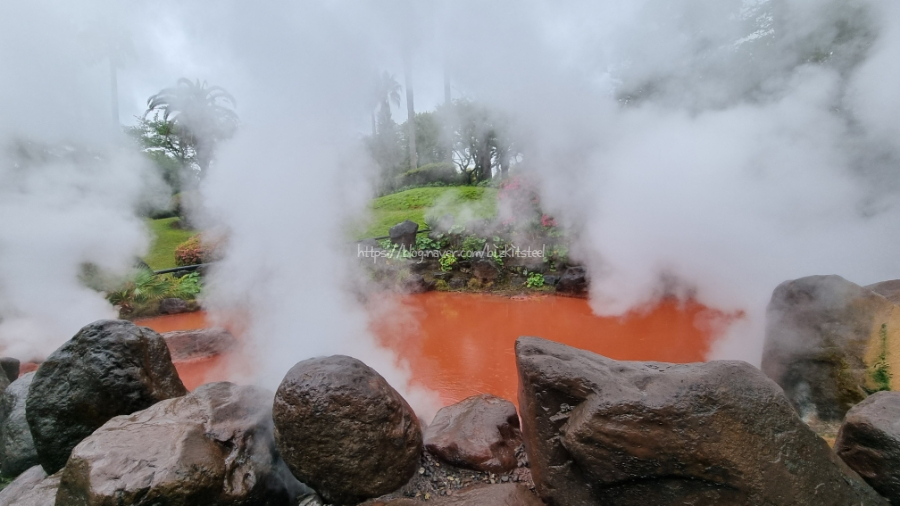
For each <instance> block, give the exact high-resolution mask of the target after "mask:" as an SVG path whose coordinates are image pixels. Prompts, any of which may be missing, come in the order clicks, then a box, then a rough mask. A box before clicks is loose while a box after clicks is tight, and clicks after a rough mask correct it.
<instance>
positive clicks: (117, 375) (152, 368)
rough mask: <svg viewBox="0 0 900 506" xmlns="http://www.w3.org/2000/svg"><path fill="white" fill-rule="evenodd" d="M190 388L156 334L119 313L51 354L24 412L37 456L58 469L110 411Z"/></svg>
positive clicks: (147, 403)
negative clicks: (121, 317) (183, 380)
mask: <svg viewBox="0 0 900 506" xmlns="http://www.w3.org/2000/svg"><path fill="white" fill-rule="evenodd" d="M186 393H187V390H186V389H185V388H184V385H183V384H182V383H181V379H180V378H179V377H178V372H177V371H176V370H175V366H174V365H172V360H171V357H170V356H169V349H168V348H167V347H166V343H165V341H164V340H163V338H162V337H161V336H160V335H159V334H157V333H156V332H154V331H152V330H150V329H147V328H143V327H138V326H136V325H134V324H133V323H130V322H126V321H122V320H100V321H97V322H94V323H92V324H90V325H88V326H86V327H84V328H83V329H81V331H79V332H78V334H76V335H75V337H73V338H72V339H71V340H69V341H68V342H67V343H65V344H64V345H62V346H61V347H60V348H59V349H57V350H56V351H54V352H53V353H52V354H50V356H49V357H47V360H46V361H44V362H43V363H42V364H41V366H40V368H39V369H38V370H37V372H36V373H35V375H34V378H33V380H32V382H31V386H30V388H29V391H28V398H27V400H26V409H25V415H26V417H27V419H28V425H29V427H30V428H31V435H32V437H33V438H34V445H35V448H36V449H37V455H38V461H39V462H40V464H41V466H43V467H44V470H45V471H47V472H48V473H55V472H57V471H59V470H60V469H62V467H63V466H64V465H65V464H66V460H68V458H69V454H70V453H71V452H72V448H74V447H75V445H77V444H78V443H80V442H81V440H82V439H84V438H86V437H87V436H89V435H91V433H92V432H94V431H95V430H97V429H98V428H100V426H101V425H103V424H104V423H106V422H107V421H108V420H109V419H110V418H112V417H114V416H118V415H127V414H130V413H134V412H135V411H138V410H141V409H146V408H149V407H150V406H152V405H154V404H156V403H157V402H159V401H162V400H165V399H170V398H172V397H178V396H181V395H184V394H186Z"/></svg>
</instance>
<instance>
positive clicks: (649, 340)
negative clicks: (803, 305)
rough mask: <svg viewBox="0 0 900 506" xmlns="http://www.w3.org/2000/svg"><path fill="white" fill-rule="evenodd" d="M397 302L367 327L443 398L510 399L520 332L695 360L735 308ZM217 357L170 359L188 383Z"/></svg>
mask: <svg viewBox="0 0 900 506" xmlns="http://www.w3.org/2000/svg"><path fill="white" fill-rule="evenodd" d="M400 303H401V304H402V305H403V306H404V307H405V308H406V309H407V311H403V312H402V313H404V314H405V315H407V317H402V318H393V317H386V318H381V319H379V320H378V321H375V322H374V324H373V330H374V331H375V333H376V335H377V336H378V338H379V340H380V341H381V343H382V344H383V345H385V346H387V347H389V348H391V349H392V350H394V351H395V352H396V353H397V355H398V357H399V358H400V360H402V361H403V362H404V363H405V364H406V366H407V367H408V368H409V370H410V371H411V373H412V376H413V381H414V382H416V383H418V384H420V385H422V386H425V387H428V388H430V389H432V390H435V391H437V392H438V393H439V394H440V396H441V399H442V401H443V402H444V403H445V404H450V403H452V402H455V401H458V400H461V399H464V398H465V397H468V396H470V395H473V394H476V393H491V394H494V395H498V396H501V397H504V398H507V399H510V400H513V401H515V400H516V386H517V378H516V365H515V356H514V352H513V345H514V343H515V340H516V338H517V337H519V336H523V335H528V336H537V337H543V338H546V339H551V340H554V341H558V342H561V343H565V344H568V345H571V346H575V347H577V348H582V349H586V350H590V351H594V352H596V353H600V354H602V355H605V356H607V357H610V358H614V359H619V360H656V361H663V362H697V361H702V360H703V359H704V358H705V357H706V355H707V353H708V352H709V349H710V346H711V344H712V342H713V341H714V340H715V339H716V338H717V337H719V336H720V335H721V334H722V333H723V332H724V331H725V330H726V329H727V327H728V325H729V324H730V323H731V322H733V321H734V320H735V319H736V318H740V315H739V314H726V313H723V312H721V311H717V310H714V309H710V308H707V307H705V306H703V305H701V304H698V303H696V302H677V301H663V302H661V303H659V304H658V305H657V306H655V307H653V308H647V309H645V310H642V311H634V312H632V313H629V314H627V315H624V316H623V317H618V318H605V317H598V316H595V315H594V314H593V313H592V312H591V309H590V307H589V306H588V302H587V301H586V300H583V299H573V298H565V297H554V296H545V297H527V298H509V297H501V296H493V295H471V294H459V293H446V292H431V293H426V294H421V295H412V296H408V297H404V298H402V299H401V302H400ZM136 323H138V324H140V325H146V326H148V327H151V328H153V329H155V330H157V331H160V332H165V331H169V330H180V329H192V328H200V327H203V326H205V325H206V320H205V315H204V314H203V313H190V314H185V315H175V316H163V317H158V318H151V319H146V320H139V321H137V322H136ZM233 358H238V357H233ZM359 358H361V359H363V360H365V357H359ZM224 360H225V359H223V358H213V359H210V360H203V361H198V362H187V363H180V364H176V366H177V367H178V370H179V373H181V375H182V379H183V380H184V382H185V384H186V386H187V387H188V388H195V387H196V386H198V385H200V384H202V383H205V382H207V381H220V380H224V379H228V377H227V376H228V370H229V369H228V368H227V367H224V362H223V361H224ZM251 367H252V365H251Z"/></svg>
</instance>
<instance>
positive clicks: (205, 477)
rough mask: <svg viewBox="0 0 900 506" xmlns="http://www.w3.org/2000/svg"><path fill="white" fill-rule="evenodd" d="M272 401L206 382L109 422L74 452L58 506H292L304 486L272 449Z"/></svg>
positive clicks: (249, 390)
mask: <svg viewBox="0 0 900 506" xmlns="http://www.w3.org/2000/svg"><path fill="white" fill-rule="evenodd" d="M271 396H272V394H271V393H270V392H267V391H265V390H263V389H260V388H256V387H242V386H237V385H234V384H232V383H227V382H222V383H208V384H206V385H203V386H201V387H199V388H197V390H195V391H194V392H193V393H191V394H188V395H186V396H184V397H179V398H175V399H169V400H166V401H162V402H159V403H157V404H155V405H153V406H152V407H150V408H148V409H145V410H143V411H139V412H137V413H132V414H131V415H124V416H118V417H115V418H113V419H112V420H110V421H108V422H107V423H106V424H104V425H103V427H101V428H99V429H97V431H95V432H94V433H93V434H91V435H90V436H89V437H87V438H86V439H85V440H84V441H82V442H81V443H79V444H78V446H76V447H75V449H74V450H73V451H72V456H71V457H70V459H69V462H68V463H67V464H66V467H65V468H64V469H63V471H62V481H61V483H60V487H59V496H58V501H59V504H78V505H81V506H116V505H119V504H128V505H131V506H151V505H157V504H166V505H168V506H194V505H198V504H203V505H209V506H238V505H241V506H243V505H248V506H249V505H259V506H267V505H268V506H275V505H279V506H280V505H284V506H288V505H293V504H295V502H296V499H297V496H298V494H300V493H302V492H304V491H307V492H308V489H306V487H304V486H303V485H302V484H300V483H299V482H297V481H296V479H294V477H293V476H291V474H290V472H289V471H288V469H287V467H286V466H285V465H284V462H283V461H282V460H281V458H280V457H278V453H277V451H276V450H275V442H274V440H273V439H272V418H271V405H270V404H269V399H271Z"/></svg>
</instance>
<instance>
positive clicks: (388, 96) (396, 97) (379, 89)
mask: <svg viewBox="0 0 900 506" xmlns="http://www.w3.org/2000/svg"><path fill="white" fill-rule="evenodd" d="M400 90H401V88H400V83H398V82H397V80H396V79H395V78H394V76H393V75H392V74H388V73H387V72H382V73H381V75H378V76H376V78H375V88H374V100H373V102H374V103H375V108H376V109H377V112H378V115H379V117H380V118H381V121H379V122H378V123H381V124H384V122H386V121H389V120H390V119H391V104H394V105H395V106H396V107H400ZM375 112H376V111H372V136H373V137H374V136H375V134H376V133H377V132H376V127H375V125H376V120H375Z"/></svg>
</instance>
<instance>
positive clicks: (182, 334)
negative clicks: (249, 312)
mask: <svg viewBox="0 0 900 506" xmlns="http://www.w3.org/2000/svg"><path fill="white" fill-rule="evenodd" d="M162 337H163V339H165V341H166V346H168V347H169V354H171V355H172V360H174V361H176V362H181V361H185V360H194V359H199V358H207V357H212V356H215V355H220V354H222V353H225V352H228V351H231V350H232V349H234V347H235V346H237V339H235V337H234V336H233V335H231V332H228V331H227V330H225V329H197V330H176V331H174V332H164V333H163V334H162Z"/></svg>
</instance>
